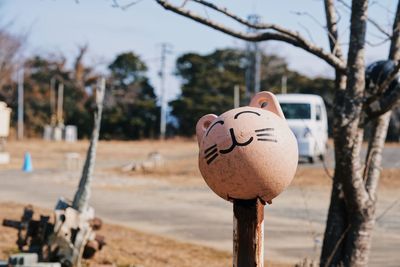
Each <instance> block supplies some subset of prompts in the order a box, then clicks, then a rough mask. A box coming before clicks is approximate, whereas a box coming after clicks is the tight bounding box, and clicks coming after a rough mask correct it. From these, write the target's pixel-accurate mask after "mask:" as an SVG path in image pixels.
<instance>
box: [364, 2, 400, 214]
mask: <svg viewBox="0 0 400 267" xmlns="http://www.w3.org/2000/svg"><path fill="white" fill-rule="evenodd" d="M392 29H393V34H392V38H391V44H390V50H389V57H388V58H389V60H394V61H397V66H395V68H394V70H393V71H392V73H391V74H390V75H389V79H386V81H385V82H384V83H383V84H382V85H381V86H380V87H379V88H378V92H381V91H383V90H385V89H386V87H388V86H389V85H390V83H391V82H392V80H393V79H394V77H395V75H396V74H397V73H398V70H399V68H400V30H399V29H400V1H398V3H397V9H396V16H395V21H394V22H393V26H392ZM391 89H392V91H394V92H392V94H397V101H396V96H393V95H391V93H390V92H389V94H385V93H384V96H383V97H382V100H384V101H386V102H387V101H388V100H392V101H393V102H394V103H393V104H392V105H393V106H394V105H396V102H397V104H399V102H400V88H399V87H397V88H396V87H395V88H391ZM378 105H379V106H381V105H385V103H378ZM386 105H387V107H389V106H390V104H386ZM389 110H390V109H389ZM382 114H383V115H382ZM390 115H391V112H390V111H388V112H386V113H381V115H377V117H376V118H375V119H374V120H373V124H372V136H371V139H370V141H369V144H368V152H367V155H366V162H367V163H368V164H367V166H366V168H365V170H364V179H365V187H366V189H367V192H368V194H369V197H370V199H371V200H372V201H374V202H375V201H376V191H377V187H378V183H379V178H380V173H381V165H382V164H381V162H382V150H383V147H384V144H385V139H386V134H387V129H388V127H389V121H390ZM371 117H373V115H372V114H369V118H370V119H371ZM385 212H386V211H385ZM385 212H383V213H382V214H381V215H380V216H378V218H377V221H378V220H379V219H380V218H382V216H383V215H384V214H385Z"/></svg>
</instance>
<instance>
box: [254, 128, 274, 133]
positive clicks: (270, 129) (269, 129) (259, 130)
mask: <svg viewBox="0 0 400 267" xmlns="http://www.w3.org/2000/svg"><path fill="white" fill-rule="evenodd" d="M273 130H274V128H263V129H258V130H255V132H256V133H259V132H265V131H273Z"/></svg>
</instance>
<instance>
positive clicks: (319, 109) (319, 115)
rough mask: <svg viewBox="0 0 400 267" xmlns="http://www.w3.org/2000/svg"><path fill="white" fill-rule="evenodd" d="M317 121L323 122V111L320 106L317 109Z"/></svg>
mask: <svg viewBox="0 0 400 267" xmlns="http://www.w3.org/2000/svg"><path fill="white" fill-rule="evenodd" d="M315 119H316V120H317V121H320V120H322V109H321V106H320V105H317V106H316V108H315Z"/></svg>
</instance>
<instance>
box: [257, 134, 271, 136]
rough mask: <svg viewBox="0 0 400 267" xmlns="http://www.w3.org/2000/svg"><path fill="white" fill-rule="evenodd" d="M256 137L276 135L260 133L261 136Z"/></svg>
mask: <svg viewBox="0 0 400 267" xmlns="http://www.w3.org/2000/svg"><path fill="white" fill-rule="evenodd" d="M256 136H274V134H272V133H260V134H256Z"/></svg>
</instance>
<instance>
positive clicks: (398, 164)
mask: <svg viewBox="0 0 400 267" xmlns="http://www.w3.org/2000/svg"><path fill="white" fill-rule="evenodd" d="M333 153H334V151H333V147H332V146H331V147H329V148H328V151H327V153H326V164H327V166H328V167H329V168H334V166H335V157H334V154H333ZM365 155H366V147H365V146H364V147H363V149H362V151H361V159H362V161H363V162H364V159H365ZM301 163H302V164H303V165H306V166H308V167H314V168H322V163H321V162H320V161H317V162H316V163H314V164H309V163H307V161H305V160H303V159H302V161H301ZM382 167H383V168H396V169H400V148H399V147H398V146H386V147H385V148H384V149H383V153H382Z"/></svg>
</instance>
